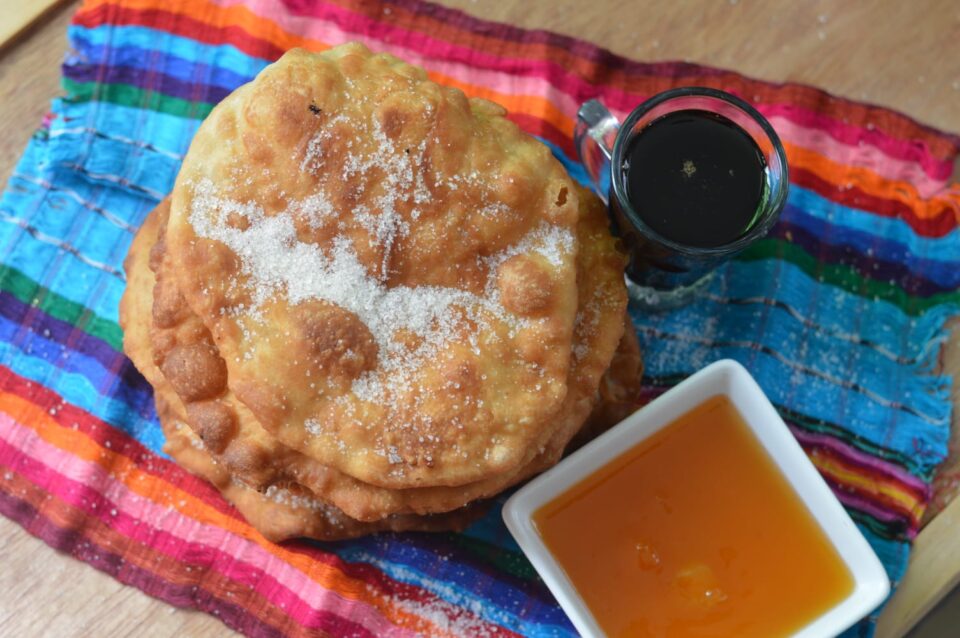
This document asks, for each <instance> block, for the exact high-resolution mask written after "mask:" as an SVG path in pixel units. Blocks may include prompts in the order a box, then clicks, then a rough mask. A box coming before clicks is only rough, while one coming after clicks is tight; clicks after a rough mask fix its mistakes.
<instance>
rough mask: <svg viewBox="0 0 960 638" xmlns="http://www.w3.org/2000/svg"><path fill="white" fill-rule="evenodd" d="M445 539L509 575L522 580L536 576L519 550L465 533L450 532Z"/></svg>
mask: <svg viewBox="0 0 960 638" xmlns="http://www.w3.org/2000/svg"><path fill="white" fill-rule="evenodd" d="M447 540H449V541H450V542H451V543H453V544H454V545H456V546H457V547H460V548H462V549H465V550H467V551H468V552H470V553H471V554H473V555H474V556H476V557H477V559H478V560H481V561H483V562H484V563H486V564H488V565H490V566H492V567H495V568H496V569H498V570H500V571H502V572H505V573H507V574H510V575H511V576H514V577H516V578H520V579H522V580H533V579H535V578H537V573H536V571H534V569H533V566H532V565H531V564H530V562H529V561H528V560H527V559H526V557H524V555H523V554H521V553H519V552H512V551H510V550H507V549H503V548H502V547H498V546H496V545H492V544H490V543H487V542H485V541H482V540H480V539H478V538H474V537H471V536H468V535H466V534H450V535H449V536H448V537H447Z"/></svg>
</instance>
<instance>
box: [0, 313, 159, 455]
mask: <svg viewBox="0 0 960 638" xmlns="http://www.w3.org/2000/svg"><path fill="white" fill-rule="evenodd" d="M5 324H9V322H8V321H6V320H0V330H2V331H3V332H4V335H3V336H4V337H6V336H7V335H6V333H7V332H8V331H9V330H10V328H9V326H8V325H5ZM14 329H15V328H14ZM42 341H43V340H42V338H40V337H38V336H36V335H31V336H28V337H26V338H23V339H21V342H20V344H18V345H14V344H13V343H11V342H9V341H7V340H6V339H4V340H3V341H0V365H3V366H6V367H7V368H9V369H10V370H11V371H13V372H14V373H16V374H18V375H20V376H21V377H24V378H26V379H29V380H30V381H33V382H35V383H38V384H40V385H42V386H44V387H45V388H48V389H50V390H51V391H53V392H56V393H57V394H58V395H59V396H60V397H62V398H63V400H64V401H66V402H68V403H70V404H72V405H75V406H76V407H78V408H80V409H82V410H85V411H87V412H89V413H90V414H92V415H93V416H95V417H96V418H98V419H100V420H102V421H104V422H105V423H109V424H110V425H112V426H114V427H117V428H119V429H121V430H123V431H124V432H126V433H127V434H129V435H130V436H132V437H134V438H135V439H137V441H139V442H140V443H142V444H143V445H145V446H146V447H148V448H150V450H151V451H152V452H153V453H155V454H160V455H163V452H162V448H163V442H164V436H163V431H162V430H161V429H160V424H159V422H158V421H157V418H156V410H155V408H154V404H153V395H152V394H151V393H148V392H143V391H141V390H138V389H136V386H135V384H132V383H128V382H125V380H124V375H136V374H138V373H137V372H136V371H135V370H134V368H133V366H132V364H128V365H127V366H125V367H124V368H123V369H122V370H121V371H119V372H122V374H115V373H114V374H104V375H102V377H100V378H97V379H94V381H93V382H92V381H91V373H90V372H89V371H85V372H84V373H79V372H76V371H75V370H74V369H71V368H72V367H73V366H71V365H70V364H69V362H70V361H71V359H73V358H77V359H80V358H81V357H82V355H78V354H71V356H70V357H67V358H66V360H62V358H60V357H57V356H56V355H58V354H60V352H59V351H58V349H57V348H56V347H54V348H50V349H48V350H47V351H46V352H44V353H43V355H40V354H39V353H40V352H41V345H42V344H41V342H42ZM34 349H36V350H34ZM51 353H52V354H53V355H54V356H53V357H51V358H50V359H47V358H44V357H45V356H50V354H51ZM98 384H99V385H98Z"/></svg>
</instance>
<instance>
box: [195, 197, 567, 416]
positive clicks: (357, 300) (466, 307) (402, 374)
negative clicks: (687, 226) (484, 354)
mask: <svg viewBox="0 0 960 638" xmlns="http://www.w3.org/2000/svg"><path fill="white" fill-rule="evenodd" d="M392 210H393V209H392V208H389V207H388V208H385V209H384V210H382V211H380V215H378V216H377V217H376V219H373V218H371V220H370V224H369V230H370V231H371V236H372V238H373V240H374V241H377V242H384V243H391V244H392V243H393V241H395V239H396V235H397V233H398V232H401V233H402V232H403V230H404V228H405V222H402V221H396V220H398V219H399V216H397V215H396V213H395V211H394V212H391V211H392ZM367 214H368V213H367V212H366V211H362V212H361V215H367ZM298 215H299V216H308V218H309V216H311V215H312V216H313V217H315V218H316V220H317V223H320V221H321V220H322V219H323V218H324V217H326V216H329V215H336V211H334V210H333V209H332V207H330V205H329V202H328V201H327V200H326V199H324V198H323V197H322V195H321V194H315V195H313V196H311V197H310V198H308V199H306V200H304V201H301V202H295V203H293V204H291V205H290V206H289V207H288V210H287V211H284V212H282V213H281V214H278V215H273V216H267V215H266V214H265V213H264V211H263V209H262V208H261V207H260V206H258V205H256V204H254V203H250V202H246V203H241V202H236V201H232V200H230V199H228V198H225V197H222V196H221V195H220V193H219V192H218V191H217V189H216V187H215V186H214V184H213V182H212V181H210V180H209V179H204V180H201V181H200V182H199V183H196V184H194V198H193V203H192V209H191V211H190V215H189V220H190V223H191V224H192V226H193V229H194V231H195V232H196V234H197V235H198V236H199V237H202V238H205V239H211V240H214V241H218V242H221V243H223V244H225V245H226V246H227V247H229V248H230V249H231V250H232V251H233V252H234V253H236V255H237V256H238V257H239V258H240V261H241V264H242V271H243V273H244V274H245V275H246V276H247V277H248V284H247V285H249V286H250V287H251V288H252V298H253V307H252V308H248V309H245V310H246V314H248V315H249V316H251V317H253V318H256V317H257V315H258V309H259V308H260V307H261V306H262V305H263V304H265V303H266V302H268V301H270V300H272V299H274V298H276V297H277V296H278V295H284V296H285V297H286V300H287V302H288V303H289V304H291V305H297V304H300V303H303V302H305V301H308V300H320V301H325V302H328V303H330V304H333V305H336V306H338V307H340V308H343V309H344V310H347V311H348V312H351V313H353V314H354V315H356V316H357V317H358V318H359V319H360V320H361V321H362V322H363V323H364V324H365V325H366V326H367V328H368V329H369V330H370V333H371V334H372V335H373V338H374V340H375V342H376V344H377V347H378V349H379V361H378V364H379V365H378V368H379V370H378V371H377V372H372V373H367V374H366V375H364V376H363V377H361V378H359V379H357V380H356V381H355V382H354V387H353V390H354V392H355V393H356V394H357V395H358V396H359V397H360V398H361V399H364V400H370V401H378V400H382V399H383V397H384V394H385V392H384V390H385V387H399V388H403V387H404V386H406V385H407V384H409V382H410V373H411V372H412V371H413V370H415V369H416V368H417V365H418V364H419V362H422V361H424V360H426V359H428V358H430V357H434V356H436V355H437V354H438V353H439V352H440V350H441V348H442V347H443V346H444V345H445V344H447V343H449V342H450V341H451V340H453V339H454V337H455V336H456V334H457V332H458V329H459V328H460V327H461V325H462V322H463V320H464V316H466V318H468V319H469V320H471V321H474V322H476V323H477V324H479V325H481V326H482V325H485V323H486V322H487V321H488V319H489V318H493V319H495V320H496V321H499V322H502V323H505V324H507V325H509V326H511V327H512V328H516V327H519V326H520V325H523V324H524V322H525V321H528V320H521V319H519V318H517V317H515V316H514V315H512V314H511V313H508V312H507V311H506V310H505V309H504V308H503V307H502V306H501V305H500V303H499V292H498V290H497V286H496V274H497V273H496V267H497V266H498V265H499V264H501V263H502V262H503V261H505V260H506V259H508V258H509V257H511V256H514V255H517V254H521V253H525V252H526V253H529V252H536V253H539V254H540V255H541V256H542V257H543V258H545V259H546V260H547V261H548V262H550V263H551V264H553V265H559V264H560V263H562V260H563V257H564V255H566V254H569V253H570V252H571V251H572V250H573V247H574V239H573V236H572V234H571V233H570V231H569V230H567V229H564V228H557V227H554V226H550V225H547V224H542V225H540V226H538V227H536V228H535V229H534V230H532V231H531V232H530V233H528V234H527V235H526V236H525V237H523V238H521V240H520V241H519V242H518V243H516V244H515V245H513V246H510V247H508V248H506V249H505V250H503V251H501V252H500V253H498V254H495V255H492V256H491V257H488V258H487V259H486V262H487V264H486V265H487V266H488V267H489V268H490V270H489V276H488V282H487V286H486V290H485V294H484V295H482V296H480V295H475V294H473V293H470V292H467V291H464V290H459V289H457V288H447V287H440V286H416V287H408V286H394V287H387V285H386V284H385V282H384V281H382V280H381V278H380V277H377V276H374V275H372V274H371V273H369V272H367V269H366V267H365V266H364V265H363V264H362V263H361V262H360V260H359V259H358V256H357V251H356V249H355V247H354V245H353V242H352V240H351V239H350V238H348V237H346V236H345V235H338V236H336V237H335V238H334V240H333V243H332V246H331V247H330V248H329V249H328V250H326V251H324V250H321V248H320V247H319V246H317V245H316V244H312V243H305V242H302V241H300V239H299V238H298V236H297V231H296V227H295V224H294V217H295V216H298ZM231 218H233V219H237V218H239V219H243V220H245V221H246V222H247V223H246V224H245V226H246V227H245V228H243V229H241V228H236V227H234V226H231V225H230V224H229V223H228V219H231ZM365 219H366V218H365V217H363V218H361V219H360V221H361V224H362V225H364V226H367V225H368V224H367V223H366V222H365ZM399 330H405V331H408V332H410V333H413V334H416V335H417V336H419V337H420V338H421V339H422V343H421V344H420V345H419V347H418V348H417V349H416V351H414V352H410V351H409V350H408V349H407V347H406V346H404V345H402V344H400V343H398V342H396V341H395V340H394V338H393V336H394V335H395V334H396V333H397V331H399ZM379 372H382V373H385V374H386V375H387V377H386V378H383V377H382V376H380V374H379Z"/></svg>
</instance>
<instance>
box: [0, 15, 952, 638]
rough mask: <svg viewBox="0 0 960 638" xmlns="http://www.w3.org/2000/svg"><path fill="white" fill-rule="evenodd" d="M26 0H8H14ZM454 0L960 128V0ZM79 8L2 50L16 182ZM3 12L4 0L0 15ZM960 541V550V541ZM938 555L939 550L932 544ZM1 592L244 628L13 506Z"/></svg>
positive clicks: (6, 164) (619, 46) (25, 600)
mask: <svg viewBox="0 0 960 638" xmlns="http://www.w3.org/2000/svg"><path fill="white" fill-rule="evenodd" d="M19 1H20V0H0V7H2V6H3V4H4V3H6V2H19ZM443 4H446V5H450V6H456V7H459V8H462V9H463V10H465V11H467V12H468V13H472V14H474V15H477V16H479V17H482V18H486V19H492V20H500V21H505V22H511V23H514V24H518V25H521V26H525V27H534V28H544V29H549V30H553V31H558V32H561V33H565V34H568V35H573V36H576V37H579V38H583V39H586V40H590V41H592V42H595V43H599V44H601V45H603V46H605V47H607V48H610V49H612V50H613V51H614V52H616V53H619V54H622V55H625V56H628V57H631V58H634V59H638V60H645V61H653V60H671V59H672V60H677V59H682V60H688V61H691V62H699V63H703V64H710V65H713V66H720V67H726V68H731V69H735V70H737V71H740V72H742V73H745V74H747V75H751V76H754V77H758V78H763V79H766V80H772V81H787V80H789V81H797V82H805V83H808V84H813V85H816V86H820V87H823V88H825V89H827V90H829V91H831V92H833V93H836V94H839V95H843V96H848V97H851V98H854V99H858V100H864V101H868V102H873V103H876V104H880V105H883V106H888V107H892V108H895V109H897V110H900V111H903V112H905V113H907V114H909V115H911V116H913V117H914V118H916V119H917V120H920V121H921V122H924V123H927V124H930V125H933V126H936V127H939V128H943V129H948V130H953V131H960V2H956V1H955V0H927V1H914V2H901V1H900V0H872V1H871V0H859V1H857V2H850V1H849V0H777V1H775V2H774V1H770V2H760V1H759V0H696V1H694V0H686V1H684V2H674V1H672V0H664V1H662V2H657V1H652V0H648V1H642V2H637V1H635V2H630V3H625V2H614V1H613V0H592V1H590V2H583V1H582V0H551V1H549V2H548V1H546V0H541V1H537V2H533V1H531V0H497V1H496V2H494V1H492V0H486V1H478V0H444V2H443ZM77 6H78V5H77V3H76V2H67V3H66V4H65V5H64V6H63V7H62V8H61V9H60V10H59V11H56V12H54V13H52V14H48V15H47V16H46V18H45V20H44V22H43V23H42V24H40V25H38V27H36V28H34V29H33V30H32V31H30V32H28V33H27V34H25V35H24V36H23V37H21V39H20V40H19V41H17V42H15V43H14V44H12V45H11V46H8V47H7V48H6V49H5V50H2V51H0V184H3V183H5V182H6V179H7V176H8V175H9V173H10V171H11V170H12V168H13V165H14V163H15V162H16V160H17V158H18V156H19V154H20V153H21V151H22V149H23V147H24V145H25V144H26V142H27V139H28V137H29V136H30V133H31V132H32V131H33V130H34V129H35V128H36V127H37V125H38V123H39V122H40V118H41V117H42V116H43V114H44V113H45V112H46V110H47V108H48V104H49V101H50V99H51V98H52V97H54V96H56V95H58V94H59V84H58V81H59V73H60V71H59V64H60V61H61V59H62V57H63V54H64V51H65V50H66V46H67V42H66V26H67V24H68V21H69V16H70V15H71V14H72V12H73V11H74V10H75V9H76V7H77ZM617 7H620V9H619V11H618V10H617V9H616V8H617ZM622 7H629V9H624V8H622ZM2 16H3V13H2V9H0V21H2V20H3V17H2ZM947 359H948V360H947V363H946V365H947V367H948V368H949V369H951V370H960V365H957V362H958V361H960V348H956V347H955V348H953V349H952V351H951V354H949V355H948V357H947ZM951 514H952V515H954V516H951V517H950V518H949V520H950V521H954V520H955V521H960V516H956V515H957V514H958V512H956V511H954V512H951ZM947 518H948V517H944V518H943V521H942V524H941V525H940V526H939V527H940V528H942V531H941V530H934V531H936V532H937V536H938V537H937V538H932V539H929V540H926V543H927V545H929V544H931V543H932V542H933V541H937V542H939V541H940V539H941V538H943V539H947V538H948V537H950V536H960V535H956V534H949V532H950V531H951V530H950V528H951V527H952V524H951V525H948V524H947V522H948V521H947ZM931 527H933V525H931ZM922 536H923V535H921V537H922ZM929 536H933V534H930V535H929ZM921 540H925V539H923V538H921ZM954 551H960V544H957V545H956V546H955V547H954ZM920 554H921V552H920V551H919V544H918V552H917V555H918V556H919V555H920ZM924 558H927V560H931V558H932V553H927V554H926V556H925V557H924ZM935 562H936V561H933V560H931V564H933V563H935ZM931 569H932V567H931ZM943 578H945V579H949V578H951V575H950V574H946V573H945V574H944V575H943ZM947 584H949V583H947ZM0 591H2V592H4V593H3V594H0V635H2V636H17V637H20V636H39V635H49V636H57V637H58V638H59V637H66V636H86V635H98V636H128V635H129V636H134V635H136V636H138V637H141V638H142V637H146V636H173V635H178V636H179V635H185V636H214V635H217V636H221V635H229V634H230V633H231V632H230V631H229V630H227V629H226V628H225V627H224V626H223V625H222V624H221V623H220V622H219V621H218V620H217V619H215V618H213V617H210V616H206V615H204V614H200V613H196V612H188V611H183V610H176V609H174V608H172V607H170V606H168V605H166V604H164V603H161V602H159V601H157V600H154V599H152V598H149V597H148V596H146V595H145V594H143V593H141V592H139V591H138V590H135V589H132V588H129V587H124V586H122V585H120V584H119V583H117V582H116V581H115V580H113V579H112V578H110V577H108V576H105V575H103V574H101V573H100V572H97V571H96V570H94V569H93V568H91V567H89V566H87V565H84V564H82V563H80V562H77V561H74V560H73V559H71V558H68V557H65V556H62V555H60V554H58V553H56V552H55V551H53V550H52V549H50V548H49V547H47V546H46V545H44V544H43V543H42V542H41V541H39V540H36V539H35V538H33V537H31V536H29V535H28V534H27V533H26V532H24V531H23V530H22V529H21V528H20V527H18V526H17V525H16V524H14V523H12V522H10V521H8V520H6V519H3V518H2V517H0ZM914 613H916V611H915V610H914ZM891 627H892V628H888V631H887V635H896V634H898V633H900V632H899V630H898V629H897V627H898V625H896V624H893V625H891ZM921 633H922V632H921ZM929 635H931V636H933V635H946V634H938V633H930V634H929Z"/></svg>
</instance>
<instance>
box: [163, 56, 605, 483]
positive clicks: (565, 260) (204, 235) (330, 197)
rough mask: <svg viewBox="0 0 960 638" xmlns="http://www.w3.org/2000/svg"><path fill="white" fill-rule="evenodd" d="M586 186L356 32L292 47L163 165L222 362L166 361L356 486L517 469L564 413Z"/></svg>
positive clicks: (185, 266) (188, 272)
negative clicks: (318, 48) (338, 40)
mask: <svg viewBox="0 0 960 638" xmlns="http://www.w3.org/2000/svg"><path fill="white" fill-rule="evenodd" d="M584 197H587V198H588V199H591V200H592V198H593V196H592V195H587V194H586V193H585V191H583V190H581V189H579V188H578V187H576V186H575V184H574V182H573V181H572V180H571V179H570V177H569V176H568V175H567V174H566V172H565V170H564V169H563V167H562V166H561V165H560V163H559V162H558V161H557V160H556V159H555V158H553V156H552V155H551V153H550V151H549V150H548V149H547V148H546V147H545V146H544V145H542V144H541V143H539V142H537V141H536V140H534V139H533V138H531V137H529V136H527V135H525V134H523V133H522V132H520V130H519V129H518V128H517V127H516V125H514V124H513V123H511V122H510V121H509V120H507V119H506V118H505V117H504V110H503V109H502V108H501V107H499V106H497V105H495V104H492V103H490V102H487V101H484V100H479V99H469V100H468V99H467V98H466V97H465V96H464V95H463V93H462V92H460V91H459V90H456V89H451V88H446V87H442V86H439V85H437V84H435V83H433V82H431V81H429V80H428V79H427V76H426V73H425V72H424V71H423V70H422V69H419V68H416V67H413V66H410V65H407V64H405V63H403V62H401V61H400V60H397V59H396V58H393V57H392V56H389V55H374V54H372V53H371V52H370V51H369V50H367V49H366V48H364V47H363V46H361V45H357V44H351V45H343V46H341V47H337V48H335V49H331V50H329V51H326V52H324V53H322V54H311V53H307V52H305V51H300V50H293V51H290V52H288V53H287V54H285V55H284V56H283V57H282V58H281V59H280V60H279V61H278V62H276V63H275V64H272V65H270V66H269V67H267V68H266V69H264V71H263V72H261V74H260V75H259V76H258V77H257V79H256V80H255V81H254V82H252V83H250V84H248V85H246V86H244V87H241V88H240V89H238V90H237V91H235V92H234V93H232V94H231V95H230V96H229V97H227V98H226V99H225V100H223V101H222V102H221V103H220V104H219V105H218V106H217V107H216V108H215V109H214V110H213V112H212V113H211V114H210V116H209V117H208V118H207V119H206V121H205V122H204V123H203V124H202V126H201V127H200V129H199V131H198V133H197V135H196V137H195V138H194V141H193V143H192V144H191V147H190V151H189V153H188V154H187V157H186V158H185V160H184V163H183V167H182V169H181V172H180V175H179V176H178V178H177V182H176V186H175V188H174V192H173V196H172V205H171V212H170V222H169V226H168V230H167V237H166V245H167V248H168V250H169V252H170V253H171V254H173V255H175V256H176V259H174V260H172V266H171V268H172V270H173V273H174V277H175V280H176V285H177V287H178V289H179V293H180V294H182V296H183V298H184V300H185V301H186V305H187V306H188V307H189V309H190V310H191V311H192V312H193V313H194V314H195V315H197V316H198V317H199V319H200V321H201V323H202V324H203V325H204V326H205V327H206V328H207V329H209V331H210V333H211V335H212V341H213V343H214V344H215V345H216V347H217V349H218V351H219V353H220V354H221V355H222V357H221V358H219V361H220V362H221V363H217V360H218V358H217V357H215V356H213V354H212V350H209V349H206V350H204V349H203V348H197V349H194V350H189V351H182V352H178V353H177V354H176V357H175V358H177V359H178V360H179V361H180V363H179V364H177V365H181V366H183V367H189V366H197V367H198V369H202V370H201V371H202V372H203V374H204V375H207V374H208V375H209V378H210V379H214V378H217V379H219V378H221V377H223V378H226V379H227V380H228V384H229V387H230V389H231V390H232V392H233V393H234V394H235V395H236V397H237V398H238V399H239V401H240V402H242V403H243V404H244V405H245V406H246V407H247V408H248V409H249V411H250V413H251V414H252V416H253V417H254V419H255V420H256V421H257V423H259V424H260V426H262V427H263V428H264V429H265V430H266V431H267V432H268V433H270V434H272V435H274V436H276V437H277V438H278V439H279V440H280V441H281V442H282V443H283V444H284V445H286V446H288V447H290V448H292V449H294V450H297V451H301V452H303V453H304V454H306V455H307V456H308V457H309V458H311V459H313V460H315V461H317V462H318V463H320V464H322V465H324V466H326V467H329V468H332V469H335V470H337V471H339V472H342V473H345V474H348V475H350V476H353V477H355V478H357V479H358V480H360V481H363V482H365V483H368V484H371V485H377V486H381V487H386V488H391V489H400V488H416V487H421V486H464V485H467V484H469V483H475V482H477V481H484V480H489V479H491V477H496V476H498V475H501V474H506V473H515V472H517V471H518V469H519V468H521V467H522V466H523V465H524V464H525V463H527V462H529V461H530V458H531V457H530V451H531V450H536V449H538V448H539V447H541V446H542V445H543V444H544V443H543V442H544V441H546V440H548V439H549V438H550V437H551V435H552V433H553V432H555V431H556V430H557V429H558V428H559V425H558V421H559V420H560V419H562V418H563V415H564V410H566V407H565V405H566V404H565V401H566V398H567V395H568V393H569V392H570V388H569V387H568V371H569V369H570V366H571V363H572V362H571V356H572V355H571V351H572V346H573V339H574V336H573V327H574V323H575V321H574V317H575V314H576V312H577V283H576V265H575V259H576V250H577V245H576V238H575V232H576V231H575V228H576V223H577V219H578V215H579V211H580V209H581V208H582V207H583V204H582V202H581V199H583V198H584ZM611 259H614V258H613V257H611ZM616 259H619V257H616ZM620 285H621V286H622V282H621V283H620ZM621 315H622V313H617V318H616V320H617V322H620V316H621ZM619 330H620V327H619V326H618V327H617V328H616V329H615V330H614V331H613V333H611V334H604V335H603V337H604V340H605V341H606V340H610V341H612V343H613V344H616V342H617V340H618V339H619ZM612 347H613V346H612V345H611V346H610V349H609V350H608V351H607V352H606V356H607V357H608V359H607V361H608V360H609V354H610V352H612ZM601 359H602V357H601V356H599V355H598V356H597V357H596V360H597V362H598V364H599V363H600V361H601ZM607 361H603V362H602V368H601V370H600V372H602V370H603V369H605V367H606V363H607ZM170 365H174V364H170ZM218 366H221V367H218ZM600 372H598V373H597V374H598V375H599V374H600ZM181 389H187V390H188V391H189V393H190V395H191V397H192V399H193V400H194V401H195V402H203V401H206V400H209V399H212V398H214V397H216V396H217V395H218V393H219V392H220V391H221V388H220V384H219V382H218V383H212V382H211V384H210V385H209V386H207V385H204V384H191V386H190V387H189V388H181ZM591 392H592V390H591Z"/></svg>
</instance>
